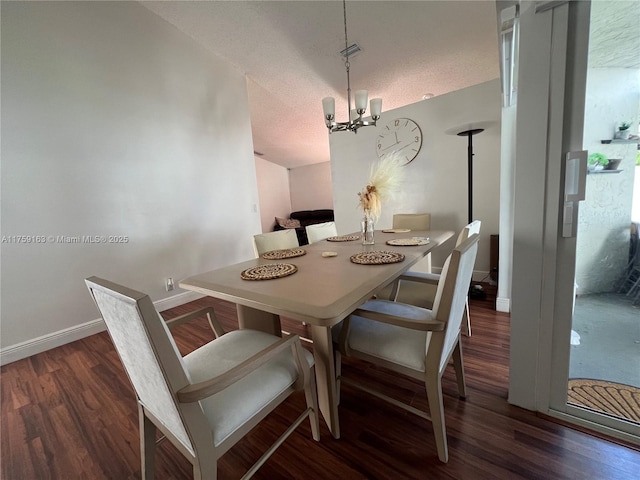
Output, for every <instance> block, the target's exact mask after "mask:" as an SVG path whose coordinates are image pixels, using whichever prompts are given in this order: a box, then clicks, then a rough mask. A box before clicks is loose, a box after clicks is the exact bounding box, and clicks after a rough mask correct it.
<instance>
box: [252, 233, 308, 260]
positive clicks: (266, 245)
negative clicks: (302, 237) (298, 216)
mask: <svg viewBox="0 0 640 480" xmlns="http://www.w3.org/2000/svg"><path fill="white" fill-rule="evenodd" d="M298 246H300V244H299V243H298V236H297V235H296V230H295V229H294V228H287V229H285V230H278V231H276V232H268V233H260V234H258V235H254V236H253V249H254V251H255V254H256V257H259V256H260V255H262V254H263V253H265V252H271V251H272V250H284V249H286V248H295V247H298Z"/></svg>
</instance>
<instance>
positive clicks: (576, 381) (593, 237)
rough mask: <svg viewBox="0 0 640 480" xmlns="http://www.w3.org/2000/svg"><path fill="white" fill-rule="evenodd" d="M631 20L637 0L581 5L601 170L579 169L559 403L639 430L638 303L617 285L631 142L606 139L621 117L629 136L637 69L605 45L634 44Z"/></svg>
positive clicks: (628, 245)
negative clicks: (582, 178)
mask: <svg viewBox="0 0 640 480" xmlns="http://www.w3.org/2000/svg"><path fill="white" fill-rule="evenodd" d="M634 14H635V18H638V15H640V5H639V4H638V3H637V2H634V4H633V5H632V4H631V3H630V2H592V5H591V15H590V27H589V55H588V62H587V79H586V96H585V116H584V134H583V149H584V150H587V151H588V152H589V154H590V157H591V156H592V155H593V154H594V153H596V154H599V157H598V158H603V159H605V160H603V161H602V163H605V162H606V164H605V165H601V166H599V167H598V168H597V169H593V170H592V169H590V170H589V175H587V179H586V189H585V200H584V201H583V202H581V204H580V210H579V220H578V235H577V240H576V273H575V284H576V285H575V288H576V299H575V307H574V311H573V320H572V332H571V334H572V338H571V352H570V365H569V382H568V402H569V404H571V405H575V406H579V407H582V408H586V409H589V410H591V411H595V412H599V413H604V414H605V415H609V416H613V417H616V418H622V419H624V420H628V421H632V422H635V423H636V424H639V425H640V321H639V319H640V306H635V305H634V295H633V294H634V290H632V291H631V292H628V290H629V287H630V286H629V285H626V284H625V280H626V277H627V275H629V274H630V273H632V270H630V267H632V266H633V262H635V258H634V257H632V256H631V254H633V253H635V251H636V247H637V243H636V244H634V239H635V238H637V235H636V234H635V227H634V226H633V223H632V222H633V204H634V184H635V183H636V182H638V181H640V180H638V179H637V178H636V167H635V162H636V154H637V152H638V144H639V143H640V139H638V136H637V135H632V136H631V137H630V138H627V139H624V140H623V139H616V138H615V137H616V136H617V135H616V131H617V129H618V127H619V126H620V124H621V123H622V122H629V121H631V123H632V125H633V127H634V131H635V132H636V133H637V128H638V126H637V125H638V113H639V105H640V95H639V91H640V66H639V65H638V58H637V57H636V56H635V55H637V52H630V53H632V54H633V55H634V56H633V57H630V56H627V52H626V51H624V50H623V51H622V52H619V51H618V50H619V48H618V46H617V42H611V38H612V36H618V37H617V38H618V40H619V38H620V37H619V35H624V32H625V31H627V32H628V34H627V35H629V37H630V41H632V42H635V43H640V35H639V34H638V32H637V28H635V29H634V28H631V25H629V24H628V23H627V22H628V20H627V19H628V18H629V16H631V17H633V16H634ZM621 32H622V33H621ZM631 37H633V38H631ZM614 164H618V165H615V166H614ZM592 168H593V167H592ZM639 200H640V199H638V198H637V197H636V198H635V201H636V202H637V201H639ZM636 242H637V241H636ZM630 262H631V264H630ZM627 293H630V295H627ZM632 295H633V296H632Z"/></svg>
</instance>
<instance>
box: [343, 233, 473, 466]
mask: <svg viewBox="0 0 640 480" xmlns="http://www.w3.org/2000/svg"><path fill="white" fill-rule="evenodd" d="M478 238H479V236H478V234H474V235H472V236H471V237H469V238H468V239H467V240H465V241H464V242H462V243H461V244H460V245H458V246H457V247H456V248H455V249H454V250H453V252H452V253H451V254H450V255H449V257H448V258H447V260H446V261H445V264H444V267H443V269H442V274H441V276H440V279H439V282H438V290H437V293H436V298H435V301H434V305H433V309H432V310H428V309H425V308H421V307H416V306H414V305H407V304H403V303H398V302H393V301H390V300H369V301H368V302H366V303H365V304H363V305H362V306H361V307H360V308H358V309H357V310H355V311H354V312H353V314H352V315H351V316H350V317H347V319H345V320H344V322H343V323H342V327H341V328H340V329H339V330H336V332H334V334H335V336H337V337H338V343H339V350H338V352H337V353H336V371H337V372H340V373H338V375H339V377H338V382H337V387H338V388H340V385H341V383H346V384H350V385H353V386H355V387H357V388H359V389H362V390H364V391H366V392H368V393H370V394H372V395H374V396H376V397H378V398H380V399H382V400H385V401H388V402H390V403H392V404H393V405H396V406H399V407H401V408H403V409H405V410H407V411H409V412H411V413H414V414H416V415H419V416H420V417H422V418H425V419H427V420H430V421H431V422H432V424H433V432H434V436H435V442H436V447H437V451H438V458H439V459H440V460H441V461H442V462H445V463H446V462H447V461H448V459H449V453H448V448H447V435H446V427H445V418H444V408H443V398H442V375H443V373H444V370H445V368H446V367H447V365H448V363H449V360H450V359H451V358H452V359H453V366H454V369H455V373H456V379H457V384H458V393H459V395H460V397H462V398H464V397H465V396H466V386H465V379H464V366H463V361H462V345H461V342H460V328H461V323H462V312H463V310H464V306H465V298H466V295H467V291H468V289H469V282H470V281H471V275H472V273H473V265H474V263H475V259H476V254H477V251H478ZM334 340H335V337H334ZM343 356H346V357H354V358H359V359H361V360H365V361H367V362H371V363H373V364H375V365H379V366H382V367H384V368H387V369H389V370H392V371H394V372H396V373H400V374H403V375H407V376H409V377H411V378H414V379H417V380H420V381H423V382H424V383H425V388H426V392H427V400H428V403H429V413H430V415H428V414H427V413H425V412H424V411H422V410H418V409H416V408H415V407H412V406H410V405H406V404H404V403H402V402H399V401H398V400H396V399H393V398H391V397H389V396H387V395H385V394H382V393H380V392H378V391H376V390H375V389H373V388H370V387H367V386H364V385H362V384H360V383H358V382H356V381H354V380H352V379H350V378H348V377H346V378H345V377H344V376H343V375H342V373H341V371H342V367H341V361H342V357H343Z"/></svg>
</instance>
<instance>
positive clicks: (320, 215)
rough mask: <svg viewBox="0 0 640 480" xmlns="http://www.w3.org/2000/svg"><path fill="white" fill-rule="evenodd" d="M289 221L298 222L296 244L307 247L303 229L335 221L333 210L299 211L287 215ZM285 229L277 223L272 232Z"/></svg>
mask: <svg viewBox="0 0 640 480" xmlns="http://www.w3.org/2000/svg"><path fill="white" fill-rule="evenodd" d="M289 218H290V219H291V220H298V221H299V222H300V226H299V227H296V235H297V236H298V243H300V245H307V244H308V243H309V240H308V239H307V231H306V230H305V228H304V227H306V226H307V225H313V224H315V223H324V222H333V221H334V220H335V218H334V216H333V210H329V209H325V210H300V211H298V212H292V213H291V215H289ZM285 228H286V227H283V226H281V225H280V224H279V223H278V222H277V221H276V224H275V225H274V227H273V230H274V231H276V230H284V229H285Z"/></svg>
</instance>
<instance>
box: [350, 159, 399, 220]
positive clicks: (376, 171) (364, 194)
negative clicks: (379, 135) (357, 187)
mask: <svg viewBox="0 0 640 480" xmlns="http://www.w3.org/2000/svg"><path fill="white" fill-rule="evenodd" d="M402 173H403V171H402V164H401V163H400V161H399V159H398V157H397V156H396V155H390V156H388V157H385V158H384V159H382V160H380V161H378V162H376V163H374V164H373V165H372V166H371V172H370V174H369V183H368V184H367V186H366V187H365V188H364V189H363V190H362V191H361V192H358V197H359V198H360V207H361V208H362V209H363V210H364V213H365V215H367V216H371V217H373V219H374V220H377V219H378V217H380V212H381V210H382V202H384V201H387V200H388V199H390V198H392V197H393V195H394V194H395V192H396V191H398V190H399V189H400V186H401V184H402Z"/></svg>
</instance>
